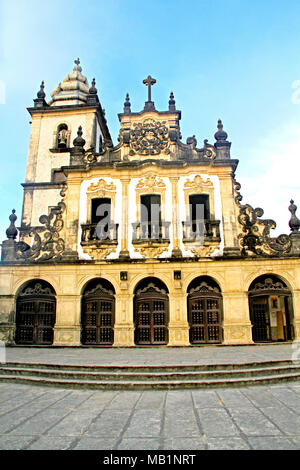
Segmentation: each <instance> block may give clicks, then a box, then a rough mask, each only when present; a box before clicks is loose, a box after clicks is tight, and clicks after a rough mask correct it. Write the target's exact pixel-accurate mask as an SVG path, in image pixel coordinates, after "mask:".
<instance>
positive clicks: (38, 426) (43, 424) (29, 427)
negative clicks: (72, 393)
mask: <svg viewBox="0 0 300 470" xmlns="http://www.w3.org/2000/svg"><path fill="white" fill-rule="evenodd" d="M67 413H69V410H66V411H63V410H44V411H41V412H39V413H37V414H36V415H34V416H33V417H31V418H29V419H28V420H27V421H26V422H25V423H23V424H20V425H19V426H17V427H15V428H14V429H13V430H11V431H10V432H11V434H14V435H18V436H22V435H27V436H34V435H40V434H42V433H44V432H45V431H47V430H48V429H49V428H50V427H52V426H54V425H55V424H56V423H57V422H58V421H60V420H61V419H62V418H63V417H64V416H65V415H66V414H67Z"/></svg>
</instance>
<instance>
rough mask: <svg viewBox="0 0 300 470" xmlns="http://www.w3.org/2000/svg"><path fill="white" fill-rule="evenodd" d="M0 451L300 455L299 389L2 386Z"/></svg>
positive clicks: (292, 385) (299, 385)
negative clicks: (272, 452)
mask: <svg viewBox="0 0 300 470" xmlns="http://www.w3.org/2000/svg"><path fill="white" fill-rule="evenodd" d="M0 449H2V450H3V449H5V450H8V449H14V450H16V449H40V450H45V449H47V450H60V449H61V450H63V449H84V450H89V449H96V450H110V449H112V450H120V449H129V450H138V449H142V450H171V449H174V450H205V449H207V450H210V449H218V450H220V449H257V450H259V449H264V450H267V449H281V450H289V449H291V450H292V449H300V382H292V383H288V384H284V385H283V384H280V385H271V386H262V385H260V386H252V387H243V388H239V389H237V388H234V389H229V388H226V389H225V388H224V389H209V390H184V391H181V390H180V391H160V390H157V391H155V390H154V391H91V390H90V391H88V390H70V389H56V388H52V387H38V386H30V385H22V384H12V383H0Z"/></svg>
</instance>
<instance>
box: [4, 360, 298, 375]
mask: <svg viewBox="0 0 300 470" xmlns="http://www.w3.org/2000/svg"><path fill="white" fill-rule="evenodd" d="M294 365H295V362H293V361H290V360H280V361H263V362H245V363H242V362H241V363H223V364H219V363H216V364H172V365H170V364H164V365H161V364H160V365H151V364H147V365H140V364H136V365H135V364H130V365H127V364H124V365H114V364H110V365H93V364H90V365H81V364H56V363H39V362H6V363H3V364H0V370H1V369H2V368H3V367H15V368H22V369H31V368H37V369H56V370H64V371H78V372H85V371H86V372H100V373H102V372H151V373H152V372H177V371H178V370H182V371H215V370H229V371H232V370H236V369H252V368H256V367H257V368H274V369H276V368H277V367H281V366H294ZM299 365H300V363H299Z"/></svg>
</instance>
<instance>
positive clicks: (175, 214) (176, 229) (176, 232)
mask: <svg viewBox="0 0 300 470" xmlns="http://www.w3.org/2000/svg"><path fill="white" fill-rule="evenodd" d="M178 180H179V178H178V177H171V178H170V181H171V184H172V224H173V250H172V256H173V257H181V256H182V252H181V249H180V226H179V222H180V221H179V208H178V204H179V201H178Z"/></svg>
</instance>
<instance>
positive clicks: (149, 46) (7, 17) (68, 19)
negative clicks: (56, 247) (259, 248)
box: [0, 0, 300, 240]
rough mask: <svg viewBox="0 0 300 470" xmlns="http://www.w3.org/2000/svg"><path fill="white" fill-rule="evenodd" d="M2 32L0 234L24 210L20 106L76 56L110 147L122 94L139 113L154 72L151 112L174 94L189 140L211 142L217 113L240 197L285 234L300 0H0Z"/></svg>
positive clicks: (297, 155)
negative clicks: (101, 112)
mask: <svg viewBox="0 0 300 470" xmlns="http://www.w3.org/2000/svg"><path fill="white" fill-rule="evenodd" d="M0 35H1V41H0V44H1V49H0V102H1V87H2V89H3V87H4V88H5V96H4V98H5V99H2V102H1V103H2V104H0V116H1V121H0V122H1V126H0V141H1V152H0V159H1V168H2V171H1V174H0V180H1V186H0V197H1V210H0V240H3V239H5V229H6V228H7V227H8V225H9V222H8V216H9V214H10V213H11V209H12V208H15V209H16V210H17V215H18V216H19V219H18V222H20V219H21V207H22V198H23V188H22V187H21V185H20V183H22V182H24V179H25V168H26V160H27V151H28V143H29V133H30V125H29V121H30V115H29V114H28V112H27V110H26V108H27V107H29V106H32V104H33V101H32V100H33V99H34V98H35V97H36V93H37V91H38V89H39V85H40V82H41V80H44V81H45V87H46V88H45V91H46V94H47V97H46V99H49V98H50V93H51V91H52V90H53V89H54V88H55V87H56V85H57V84H58V83H59V82H60V81H62V80H63V78H64V77H65V76H66V75H67V74H68V73H70V72H71V71H72V69H73V61H74V59H75V58H77V57H80V60H81V65H82V68H83V74H84V75H86V76H87V77H88V80H89V82H91V80H92V78H93V77H95V78H96V86H97V89H98V95H99V98H100V100H101V103H102V106H103V107H104V108H105V110H106V117H107V121H108V125H109V128H110V131H111V134H112V137H113V141H114V143H115V144H117V136H118V132H119V123H118V118H117V114H118V113H119V112H122V109H123V103H124V98H125V94H126V93H127V92H129V94H130V100H131V109H132V110H133V111H140V110H141V109H142V108H143V105H144V102H145V100H146V96H147V90H146V87H145V86H144V85H143V84H142V80H143V79H144V78H145V77H146V76H147V75H148V74H151V75H152V76H153V77H155V78H156V80H157V83H156V85H155V86H154V87H153V94H152V96H153V99H154V101H155V105H156V108H157V109H158V110H165V109H167V104H168V99H169V94H170V91H173V92H174V95H175V99H176V106H177V108H178V109H180V110H181V111H182V120H181V132H182V137H183V141H184V142H185V141H186V138H187V137H189V136H191V135H194V134H195V136H196V138H197V140H198V146H200V147H201V146H202V142H203V140H204V139H205V138H207V139H208V140H209V142H210V143H213V142H214V138H213V135H214V133H215V131H216V124H217V120H218V119H219V118H221V119H222V120H223V123H224V129H225V130H226V131H227V133H228V140H230V141H231V142H232V157H233V158H237V159H239V161H240V163H239V166H238V170H237V180H238V181H239V182H240V183H241V184H242V190H241V193H242V194H243V196H244V199H243V202H245V203H246V202H247V203H250V204H251V205H253V206H255V207H257V206H260V207H262V208H263V209H264V210H265V214H264V217H265V218H273V219H275V220H276V221H277V224H278V231H276V232H275V233H279V232H286V233H289V227H288V220H289V216H290V214H289V212H288V206H289V201H290V199H291V198H293V199H295V202H296V204H297V203H298V205H299V213H298V215H299V217H300V184H299V168H300V164H299V161H300V2H299V0H296V1H294V0H286V1H281V0H280V1H279V0H259V1H258V0H251V1H250V0H228V1H226V2H225V0H223V1H221V0H215V1H213V0H209V1H202V0H185V1H184V0H172V1H170V0H152V1H151V2H141V1H139V0H126V1H125V0H106V1H104V0H86V1H85V2H82V1H79V0H64V1H63V2H62V1H57V0H51V1H50V0H44V1H43V2H40V1H36V0H16V1H14V2H10V1H8V0H3V1H2V2H0ZM298 80H299V83H298V82H297V81H298ZM293 87H294V88H293ZM2 95H3V94H2ZM2 97H3V96H2Z"/></svg>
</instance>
